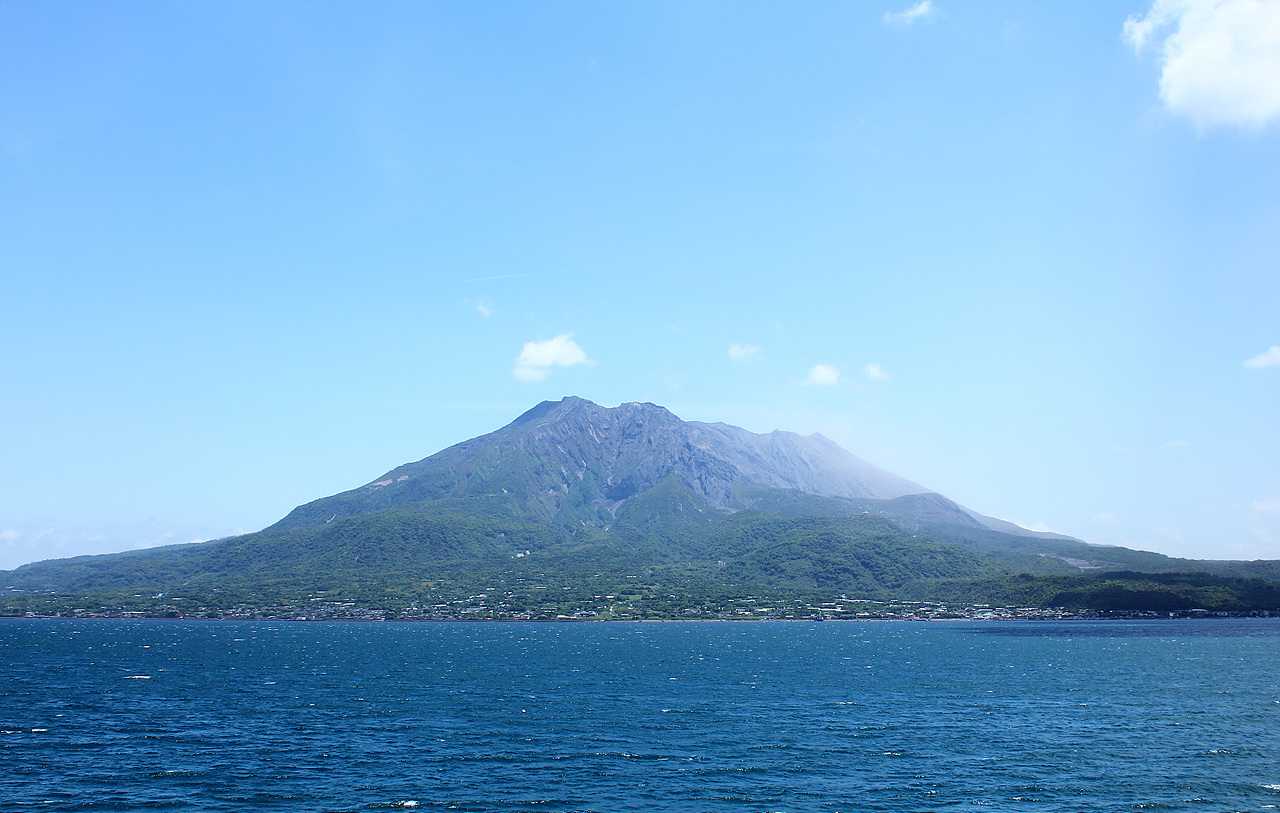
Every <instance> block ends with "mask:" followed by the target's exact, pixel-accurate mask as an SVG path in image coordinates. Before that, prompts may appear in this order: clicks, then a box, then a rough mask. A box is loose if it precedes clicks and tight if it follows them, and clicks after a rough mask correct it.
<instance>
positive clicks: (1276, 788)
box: [1263, 785, 1280, 792]
mask: <svg viewBox="0 0 1280 813" xmlns="http://www.w3.org/2000/svg"><path fill="white" fill-rule="evenodd" d="M1263 787H1264V788H1266V789H1267V790H1274V791H1277V792H1280V785H1263Z"/></svg>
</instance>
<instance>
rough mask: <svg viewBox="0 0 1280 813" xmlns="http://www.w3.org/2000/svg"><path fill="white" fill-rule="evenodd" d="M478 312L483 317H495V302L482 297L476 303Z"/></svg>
mask: <svg viewBox="0 0 1280 813" xmlns="http://www.w3.org/2000/svg"><path fill="white" fill-rule="evenodd" d="M476 310H477V311H479V312H480V315H481V316H493V300H492V299H488V298H487V297H480V299H479V300H478V301H477V302H476Z"/></svg>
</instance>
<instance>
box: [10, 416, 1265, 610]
mask: <svg viewBox="0 0 1280 813" xmlns="http://www.w3.org/2000/svg"><path fill="white" fill-rule="evenodd" d="M1110 571H1141V572H1145V573H1149V574H1162V573H1163V574H1169V573H1172V574H1177V573H1189V572H1205V573H1211V574H1212V575H1213V576H1214V577H1215V578H1219V579H1248V578H1252V579H1257V578H1262V579H1274V578H1277V577H1280V563H1274V562H1271V563H1267V562H1261V563H1230V562H1217V563H1214V562H1193V561H1188V560H1179V559H1171V558H1169V557H1165V556H1162V555H1160V554H1155V553H1146V552H1142V551H1133V550H1127V549H1124V548H1103V547H1095V546H1091V545H1087V544H1086V543H1084V542H1081V541H1080V540H1076V539H1071V538H1069V537H1062V536H1057V535H1053V534H1039V533H1033V532H1031V531H1027V530H1025V529H1022V528H1018V527H1017V526H1013V525H1010V524H1009V523H1004V522H1001V521H999V520H993V519H991V518H989V517H984V516H982V515H981V514H978V513H976V512H973V511H970V510H968V509H965V508H962V507H961V506H959V505H957V504H956V503H954V502H952V501H951V500H949V499H947V498H946V497H944V496H943V495H941V494H937V493H935V492H932V491H930V490H928V489H926V488H924V487H923V486H920V485H917V484H915V483H912V482H909V481H907V480H904V479H903V478H901V477H898V476H896V475H894V474H891V473H889V472H887V471H884V470H883V469H879V468H876V467H875V466H873V465H871V464H869V463H866V462H864V461H862V460H859V459H858V458H856V457H854V456H853V455H852V454H850V453H849V452H847V451H845V450H844V449H842V448H840V447H839V446H837V445H836V444H834V443H832V442H831V441H829V440H827V439H826V438H823V437H822V436H820V435H810V436H807V437H805V436H801V435H797V434H794V433H790V432H772V433H769V434H763V435H762V434H755V433H752V432H748V431H746V430H743V429H740V428H737V427H733V426H728V425H725V424H721V423H698V422H687V421H682V420H680V419H679V418H677V417H676V416H675V415H673V414H672V413H671V412H669V411H668V410H666V409H664V408H662V407H660V406H655V405H653V404H640V403H630V404H622V405H621V406H618V407H614V408H606V407H601V406H599V405H597V404H593V403H591V402H590V401H586V400H584V399H581V398H572V397H571V398H565V399H564V400H562V401H556V402H550V401H548V402H544V403H542V404H539V405H538V406H536V407H534V408H533V409H531V410H529V411H528V412H526V413H525V414H523V415H521V416H520V417H518V418H517V419H516V420H514V421H512V422H511V423H510V424H508V425H507V426H505V427H502V428H501V429H498V430H497V431H495V432H492V433H489V434H487V435H483V436H480V437H477V438H474V439H472V440H468V441H465V442H463V443H459V444H457V445H455V446H451V447H449V448H448V449H445V450H443V451H441V452H438V453H437V454H434V455H431V456H430V457H427V458H424V459H422V460H419V461H417V462H414V463H407V464H405V465H403V466H400V467H398V468H395V469H393V470H391V471H390V472H387V473H386V474H384V475H382V476H381V477H379V478H377V479H375V480H374V481H373V482H370V483H368V484H366V485H363V486H360V487H358V488H355V489H352V490H350V491H346V492H343V493H340V494H335V495H333V496H331V497H325V498H322V499H319V500H315V501H314V502H311V503H307V504H306V505H302V506H299V507H298V508H296V509H294V510H293V511H292V512H290V513H289V514H288V515H287V516H286V517H284V518H283V519H282V520H280V521H279V522H278V523H276V524H275V525H273V526H271V527H270V528H267V529H265V530H263V531H261V532H259V533H255V534H246V535H244V536H240V537H234V538H231V539H226V540H219V541H215V542H207V543H203V544H200V545H184V546H174V547H170V548H161V549H153V550H146V551H136V552H132V553H128V554H114V555H106V556H89V557H78V558H76V559H69V560H57V561H49V562H40V563H35V564H32V565H27V566H24V567H21V568H18V569H17V570H15V571H12V572H9V573H5V574H3V576H2V577H0V590H7V591H8V593H9V594H10V595H11V596H19V595H22V596H28V597H32V596H40V595H43V596H49V595H53V596H83V597H86V598H85V599H83V600H81V599H76V601H78V602H80V603H82V604H83V603H92V602H96V601H102V600H106V599H105V598H104V597H107V596H115V597H117V599H120V600H124V601H126V603H127V602H129V601H133V600H135V599H136V600H139V601H144V600H147V599H146V597H147V596H151V597H153V598H154V599H155V600H156V601H155V602H152V603H153V604H154V603H156V602H159V601H160V600H161V599H162V598H163V597H165V596H170V597H171V596H173V595H174V594H175V593H174V591H177V593H178V594H180V595H183V596H184V597H185V600H186V601H188V602H189V603H193V604H194V606H197V607H208V606H231V605H232V604H234V605H236V606H244V605H246V604H253V603H255V602H256V603H261V602H263V601H266V600H268V599H271V600H275V599H277V598H280V597H287V598H289V600H291V601H302V602H309V601H316V600H319V597H321V596H324V597H325V599H326V600H333V599H334V597H337V596H345V597H347V598H348V599H349V600H351V601H360V602H366V603H375V604H380V603H387V602H400V603H401V604H404V605H406V606H407V605H409V604H413V605H414V606H423V604H424V602H425V603H426V604H427V605H430V604H431V603H432V602H435V601H439V600H442V599H444V598H446V597H448V600H449V601H464V600H468V599H469V597H472V596H475V595H478V594H481V593H484V594H486V595H487V594H489V593H491V592H493V591H495V590H497V591H500V592H501V593H503V594H504V595H506V596H507V598H508V599H510V601H508V602H507V603H508V604H510V603H511V602H512V601H526V600H527V601H528V602H535V603H536V602H538V601H543V600H544V599H545V598H546V596H547V595H549V594H547V593H541V594H538V593H536V592H533V591H538V590H546V589H551V588H550V587H549V585H556V586H557V589H559V590H562V591H573V592H569V593H565V594H564V595H566V596H568V595H578V594H581V595H583V596H594V597H595V598H594V599H593V600H595V601H603V600H604V599H601V598H600V596H602V595H603V596H607V595H620V594H626V593H627V591H628V590H632V588H634V587H635V585H637V584H639V583H640V582H639V581H637V580H640V579H642V578H643V579H644V580H647V581H646V583H647V585H648V586H647V587H646V590H648V591H649V592H648V593H645V594H644V595H645V596H648V598H643V599H640V598H637V599H636V600H637V601H640V600H643V601H658V600H659V599H661V600H662V601H668V600H670V601H674V599H673V598H671V597H672V596H677V595H679V596H687V597H689V601H693V600H694V599H695V598H698V597H702V598H706V597H709V596H711V597H720V600H723V601H724V602H731V601H733V600H735V599H734V598H733V597H734V596H761V595H786V596H791V597H793V598H794V597H796V596H803V597H808V596H831V595H846V594H849V595H852V594H857V595H860V596H863V597H879V598H890V597H895V596H896V597H915V598H928V597H930V596H940V595H945V596H948V597H955V596H957V595H970V596H977V597H979V598H982V597H995V596H997V595H1003V596H1006V597H1009V598H1011V599H1013V598H1016V599H1017V600H1018V601H1019V602H1021V603H1025V602H1030V601H1050V600H1052V599H1053V598H1054V596H1056V595H1058V594H1062V595H1074V596H1077V597H1078V596H1086V598H1087V597H1088V596H1091V595H1102V594H1103V593H1105V590H1113V589H1114V590H1119V593H1118V594H1117V595H1120V596H1121V598H1120V599H1115V598H1114V597H1113V598H1108V599H1106V600H1108V601H1113V603H1114V602H1115V601H1122V602H1130V603H1132V601H1138V600H1137V599H1131V594H1132V593H1133V592H1134V590H1136V589H1137V588H1134V587H1132V583H1133V582H1132V579H1130V582H1129V583H1126V584H1125V585H1121V586H1120V587H1118V588H1117V587H1115V586H1114V585H1111V584H1110V583H1107V584H1106V585H1104V586H1102V587H1100V586H1099V585H1102V584H1103V583H1102V582H1097V583H1096V584H1095V585H1094V586H1093V587H1091V588H1089V589H1083V588H1081V589H1077V588H1076V587H1073V586H1071V585H1067V586H1063V583H1059V582H1057V581H1052V580H1053V579H1059V580H1061V579H1076V578H1080V577H1081V576H1082V575H1085V574H1095V575H1096V574H1100V573H1106V572H1110ZM1019 574H1023V575H1022V576H1019ZM1024 576H1025V577H1031V578H1032V581H1030V582H1028V581H1026V579H1025V578H1024ZM1014 577H1017V578H1018V579H1020V580H1018V581H1014V582H1011V581H1009V579H1012V578H1014ZM1179 578H1180V577H1179ZM1037 579H1039V580H1040V581H1036V580H1037ZM1045 579H1048V580H1049V581H1044V580H1045ZM1174 581H1175V583H1177V584H1182V583H1181V582H1177V579H1175V580H1174ZM536 583H541V586H539V585H538V584H536ZM1144 584H1145V583H1144ZM1104 587H1105V590H1104ZM1167 587H1168V585H1167V584H1165V583H1164V582H1160V583H1158V584H1156V586H1155V587H1151V586H1150V585H1149V584H1145V586H1144V587H1143V588H1142V590H1146V591H1147V592H1148V593H1151V594H1152V595H1153V596H1155V597H1156V598H1144V599H1141V601H1148V602H1149V603H1150V602H1154V605H1153V606H1155V605H1158V606H1160V607H1166V606H1173V605H1172V604H1170V602H1171V601H1174V600H1173V599H1169V598H1168V596H1167V595H1165V594H1166V593H1168V589H1166V588H1167ZM1255 587H1256V585H1255V586H1254V587H1249V588H1248V590H1245V592H1240V590H1244V588H1240V590H1237V589H1236V588H1235V587H1230V586H1228V587H1222V586H1221V585H1220V584H1219V583H1217V582H1215V583H1213V585H1209V586H1204V585H1201V586H1199V587H1195V590H1199V591H1200V592H1194V590H1192V588H1191V587H1187V586H1186V585H1182V587H1178V588H1177V589H1180V590H1184V592H1183V593H1180V594H1179V595H1178V597H1177V599H1176V601H1174V603H1175V604H1178V603H1179V602H1180V603H1181V604H1178V606H1181V605H1182V604H1186V605H1188V606H1190V604H1196V605H1197V606H1202V605H1204V604H1206V603H1209V599H1208V598H1203V597H1202V596H1208V597H1210V598H1212V596H1213V595H1219V594H1215V593H1212V590H1219V593H1220V594H1221V595H1223V596H1226V595H1228V593H1229V594H1230V595H1231V596H1235V598H1221V599H1215V600H1218V601H1219V603H1220V604H1222V603H1223V602H1226V603H1227V604H1230V603H1231V602H1235V604H1233V605H1231V606H1240V604H1241V602H1242V601H1244V600H1243V599H1241V598H1240V596H1242V595H1246V594H1247V595H1250V596H1254V597H1255V598H1254V599H1249V601H1255V603H1256V600H1260V599H1256V596H1259V595H1263V593H1259V592H1258V590H1257V589H1255ZM1184 588H1185V589H1184ZM1228 588H1229V589H1228ZM1169 589H1172V588H1169ZM1268 589H1269V588H1268ZM1222 590H1227V592H1226V593H1223V592H1221V591H1222ZM1231 590H1235V591H1236V592H1234V593H1231V592H1230V591H1231ZM521 591H524V592H523V593H522V592H521ZM1091 591H1092V592H1091ZM1099 591H1102V592H1099ZM1188 591H1190V592H1188ZM632 592H633V593H634V591H633V590H632ZM635 595H637V596H639V595H640V594H639V593H635ZM1107 595H1110V594H1107ZM1266 595H1270V594H1266ZM459 596H460V597H461V598H458V597H459ZM520 596H524V598H519V597H520ZM121 597H123V598H121ZM273 597H274V598H273ZM664 597H666V598H664ZM90 598H92V601H91V600H90ZM1157 599H1159V600H1158V601H1157ZM31 600H34V599H31ZM67 600H68V601H70V600H71V599H70V598H68V599H67ZM584 600H585V599H584ZM699 600H701V599H699ZM708 600H709V599H708ZM806 600H807V599H806ZM1073 600H1074V601H1077V602H1082V601H1085V600H1086V599H1081V598H1076V599H1073ZM1268 600H1269V599H1268ZM1160 602H1164V603H1163V604H1161V603H1160ZM544 603H545V602H544ZM695 603H696V602H695ZM59 606H60V605H59ZM539 606H541V605H539ZM547 606H551V605H547ZM724 606H728V605H724Z"/></svg>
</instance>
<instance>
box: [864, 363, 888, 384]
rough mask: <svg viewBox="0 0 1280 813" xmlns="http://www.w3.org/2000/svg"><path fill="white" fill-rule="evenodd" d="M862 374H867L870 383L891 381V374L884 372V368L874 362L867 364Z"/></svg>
mask: <svg viewBox="0 0 1280 813" xmlns="http://www.w3.org/2000/svg"><path fill="white" fill-rule="evenodd" d="M862 372H864V373H866V374H867V380H868V381H888V380H889V374H888V373H886V372H885V371H884V368H883V367H881V366H880V365H879V364H876V363H875V362H874V361H873V362H871V363H869V364H867V366H866V367H863V368H862Z"/></svg>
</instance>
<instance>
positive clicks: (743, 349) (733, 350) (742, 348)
mask: <svg viewBox="0 0 1280 813" xmlns="http://www.w3.org/2000/svg"><path fill="white" fill-rule="evenodd" d="M729 358H731V359H733V360H734V361H755V360H756V359H758V358H760V348H759V347H756V346H755V345H754V344H731V345H729Z"/></svg>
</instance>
